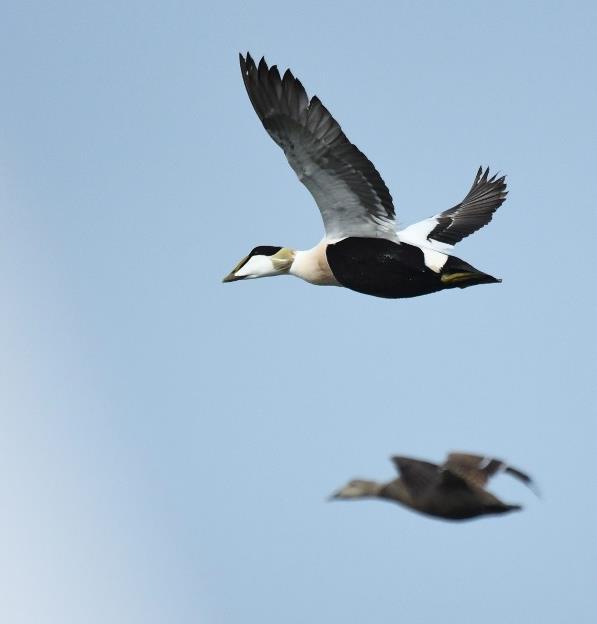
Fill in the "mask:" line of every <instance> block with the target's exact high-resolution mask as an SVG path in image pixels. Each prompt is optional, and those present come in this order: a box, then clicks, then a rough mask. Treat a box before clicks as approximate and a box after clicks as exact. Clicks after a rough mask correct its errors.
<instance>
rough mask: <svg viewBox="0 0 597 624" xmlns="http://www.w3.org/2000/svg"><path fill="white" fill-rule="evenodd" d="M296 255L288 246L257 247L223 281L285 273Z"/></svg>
mask: <svg viewBox="0 0 597 624" xmlns="http://www.w3.org/2000/svg"><path fill="white" fill-rule="evenodd" d="M294 256H295V252H294V250H293V249H289V248H288V247H273V246H268V245H261V246H259V247H255V248H254V249H253V250H252V251H251V253H250V254H249V255H248V256H245V257H244V258H243V259H242V260H241V261H240V262H239V263H238V264H237V265H236V266H235V267H234V268H233V269H232V271H230V273H228V275H226V277H225V278H224V279H223V280H222V281H223V282H235V281H237V280H241V279H253V278H255V277H270V276H272V275H285V274H286V273H288V271H289V270H290V267H291V266H292V263H293V261H294Z"/></svg>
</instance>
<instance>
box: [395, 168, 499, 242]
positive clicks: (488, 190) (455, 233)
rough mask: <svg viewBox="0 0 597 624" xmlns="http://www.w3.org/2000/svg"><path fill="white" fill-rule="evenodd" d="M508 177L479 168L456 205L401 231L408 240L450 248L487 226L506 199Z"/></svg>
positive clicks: (406, 240)
mask: <svg viewBox="0 0 597 624" xmlns="http://www.w3.org/2000/svg"><path fill="white" fill-rule="evenodd" d="M506 195H507V191H506V178H505V176H501V177H500V178H498V177H497V174H496V175H494V176H492V177H491V178H490V177H489V168H487V169H485V171H483V169H482V168H481V167H479V170H478V171H477V175H476V176H475V181H474V182H473V185H472V187H471V190H470V191H469V192H468V194H467V196H466V197H465V198H464V199H463V200H462V201H461V202H460V203H459V204H457V205H456V206H454V207H453V208H450V209H449V210H445V211H444V212H442V213H440V214H437V215H435V216H433V217H430V218H429V219H425V220H424V221H419V222H418V223H414V224H413V225H410V226H409V227H407V228H405V229H404V230H402V231H400V232H398V238H399V239H400V240H401V241H404V242H405V243H414V244H416V245H420V246H427V247H430V248H432V249H435V250H436V251H447V250H448V249H449V248H450V247H452V246H453V245H455V244H456V243H458V242H460V241H461V240H462V239H463V238H465V237H467V236H469V235H470V234H472V233H473V232H476V231H477V230H479V229H481V228H482V227H483V226H484V225H487V224H488V223H489V222H490V221H491V218H492V217H493V213H494V212H495V211H496V210H497V209H498V208H499V207H500V206H501V205H502V204H503V203H504V201H505V200H506Z"/></svg>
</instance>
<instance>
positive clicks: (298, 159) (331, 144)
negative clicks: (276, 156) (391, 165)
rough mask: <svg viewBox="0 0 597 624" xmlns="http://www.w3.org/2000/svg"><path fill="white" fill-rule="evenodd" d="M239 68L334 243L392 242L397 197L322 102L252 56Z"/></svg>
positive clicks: (291, 78)
mask: <svg viewBox="0 0 597 624" xmlns="http://www.w3.org/2000/svg"><path fill="white" fill-rule="evenodd" d="M239 56H240V67H241V72H242V76H243V80H244V83H245V87H246V89H247V93H248V95H249V99H250V100H251V103H252V104H253V108H254V109H255V112H256V113H257V116H258V117H259V119H260V120H261V123H262V124H263V126H264V128H265V129H266V130H267V132H268V134H269V135H270V136H271V137H272V139H273V140H274V141H275V142H276V143H277V144H278V145H279V146H280V147H281V148H282V150H283V151H284V154H285V155H286V158H287V159H288V162H289V164H290V166H291V167H292V169H293V170H294V172H295V173H296V175H297V176H298V178H299V180H300V181H301V182H302V183H303V184H304V185H305V186H306V187H307V189H308V190H309V192H310V193H311V195H313V198H314V199H315V202H316V203H317V206H318V207H319V210H320V211H321V216H322V218H323V222H324V226H325V230H326V234H327V236H328V237H329V238H343V237H345V236H368V237H381V238H393V237H394V236H395V232H396V226H395V213H394V206H393V203H392V197H391V195H390V192H389V191H388V188H387V186H386V185H385V183H384V181H383V180H382V178H381V176H380V175H379V173H378V172H377V170H376V169H375V167H374V166H373V164H372V163H371V161H370V160H369V159H368V158H367V157H366V156H365V155H364V154H363V153H362V152H361V151H359V149H358V148H357V147H356V146H354V145H353V144H352V143H351V142H350V141H349V140H348V139H347V138H346V135H345V134H344V133H343V132H342V129H341V128H340V125H339V124H338V122H337V121H336V120H335V119H334V118H333V117H332V115H331V114H330V113H329V111H328V110H327V109H326V108H325V106H324V105H323V104H322V103H321V101H320V100H319V99H318V98H317V97H315V96H314V97H312V98H311V99H309V98H308V96H307V94H306V93H305V89H304V88H303V85H302V84H301V82H300V81H299V80H298V79H297V78H295V77H294V76H293V75H292V73H291V72H290V70H286V72H285V73H284V76H283V77H282V78H281V77H280V74H279V72H278V69H277V67H276V66H275V65H273V66H272V67H271V68H269V67H268V66H267V63H266V62H265V60H264V59H263V58H262V59H261V61H260V62H259V65H255V62H254V61H253V59H252V58H251V55H250V54H248V53H247V56H246V58H243V56H242V55H239Z"/></svg>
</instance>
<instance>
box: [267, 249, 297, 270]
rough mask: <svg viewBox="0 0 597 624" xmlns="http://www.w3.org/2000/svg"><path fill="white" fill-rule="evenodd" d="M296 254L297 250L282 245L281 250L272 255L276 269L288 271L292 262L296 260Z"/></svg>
mask: <svg viewBox="0 0 597 624" xmlns="http://www.w3.org/2000/svg"><path fill="white" fill-rule="evenodd" d="M295 255H296V252H295V251H294V249H290V247H282V249H280V251H278V252H277V253H275V254H274V255H273V256H272V257H271V261H272V264H273V265H274V269H276V271H280V273H288V271H289V270H290V267H291V266H292V263H293V262H294V257H295Z"/></svg>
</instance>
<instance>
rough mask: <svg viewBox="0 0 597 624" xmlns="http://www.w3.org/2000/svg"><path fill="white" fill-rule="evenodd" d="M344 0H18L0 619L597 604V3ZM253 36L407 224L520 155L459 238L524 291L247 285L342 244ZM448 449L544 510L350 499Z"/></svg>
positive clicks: (3, 220)
mask: <svg viewBox="0 0 597 624" xmlns="http://www.w3.org/2000/svg"><path fill="white" fill-rule="evenodd" d="M322 4H323V3H321V4H320V3H318V2H303V3H301V4H300V6H299V5H296V4H293V5H287V4H282V3H267V2H261V3H251V6H249V5H248V4H245V3H226V2H220V3H217V4H203V3H192V2H172V3H165V2H151V3H146V2H143V3H141V2H128V3H126V6H122V3H115V2H103V3H75V2H55V3H52V4H51V5H50V4H48V3H41V2H26V3H25V2H12V3H10V2H9V3H8V4H5V5H4V8H3V11H2V14H3V15H2V20H1V21H0V75H1V76H2V94H3V95H2V98H1V99H0V113H1V115H0V118H1V122H0V267H1V268H0V287H1V289H2V300H3V304H2V306H0V345H1V349H0V426H1V435H0V492H1V501H2V509H3V513H2V518H1V519H0V540H1V542H0V545H1V547H2V552H3V557H2V563H1V564H0V580H1V583H0V587H2V590H1V591H2V599H1V600H0V614H1V615H2V620H3V621H6V622H12V623H26V622H27V623H28V622H36V623H38V622H57V623H58V622H60V623H61V624H66V623H71V622H72V623H79V622H82V621H84V622H88V623H94V622H98V623H99V622H101V623H104V622H126V623H128V624H131V623H144V624H147V623H154V622H155V623H162V622H163V623H165V622H173V621H176V622H190V621H193V622H202V623H203V622H204V623H206V624H211V623H212V622H213V623H217V624H229V623H230V624H232V623H237V622H243V623H247V622H249V623H252V622H255V623H257V622H259V624H268V623H272V624H273V623H278V622H280V621H284V622H287V623H289V624H292V623H297V624H298V623H299V622H300V623H303V622H306V621H310V622H320V621H321V622H323V621H343V622H363V621H377V622H390V621H392V622H393V621H396V618H397V617H400V618H403V619H404V620H405V621H409V622H413V623H418V622H429V621H433V620H435V619H439V618H441V620H442V621H443V622H446V623H448V624H449V623H451V622H462V621H463V619H464V620H466V619H467V617H469V616H467V615H466V612H467V611H466V610H468V609H472V610H473V613H474V614H478V613H483V618H484V621H485V622H486V624H497V623H498V622H500V623H501V622H503V621H508V622H527V621H529V620H530V619H531V618H532V619H533V620H536V621H541V622H545V623H554V624H555V623H560V622H563V621H575V622H579V623H585V622H587V623H588V622H591V621H592V617H593V613H594V600H593V592H594V582H595V569H594V561H595V558H596V556H597V543H596V540H595V528H594V527H595V521H596V519H597V518H596V516H597V503H596V501H595V498H594V497H593V496H592V493H593V489H594V482H595V479H594V476H593V475H594V466H593V461H594V455H595V443H594V440H595V438H596V436H597V428H596V425H595V400H594V379H595V339H594V331H595V330H594V319H595V313H596V309H595V308H596V303H597V299H596V297H595V294H594V288H593V283H594V275H593V264H594V257H595V252H594V232H595V228H596V227H597V220H596V216H595V215H596V212H595V200H594V195H595V194H594V191H593V187H594V185H595V156H596V153H595V145H597V136H596V129H595V128H596V124H595V110H597V101H596V100H597V90H596V87H595V81H594V79H593V74H594V67H593V65H594V62H593V61H594V59H595V56H596V53H597V43H596V42H595V37H594V24H595V20H596V19H597V10H596V9H595V5H594V4H593V3H582V2H574V3H566V4H564V3H557V2H541V3H538V2H537V3H535V2H526V3H518V2H504V3H501V4H500V5H499V7H498V6H496V5H495V4H494V3H485V2H479V3H474V4H473V3H468V2H453V3H442V2H426V3H411V2H398V3H377V2H369V3H366V4H363V3H356V2H347V3H342V4H340V3H327V4H325V5H322ZM241 50H243V51H244V50H250V51H251V52H252V54H253V55H254V56H256V57H260V56H261V55H262V54H265V55H266V57H267V59H268V61H270V62H272V63H277V64H278V65H279V66H280V67H281V68H285V67H288V66H290V67H291V68H292V70H293V71H294V72H295V74H296V75H297V76H299V77H300V78H301V80H302V81H303V83H304V85H305V87H306V88H307V91H308V93H309V94H311V95H312V94H317V95H318V96H320V98H321V99H322V101H323V102H324V104H325V105H326V106H327V107H328V108H329V109H330V110H331V111H332V112H333V114H334V115H335V116H336V118H337V119H338V121H339V122H340V123H341V124H342V127H343V129H344V130H345V132H346V133H347V135H348V136H349V138H350V139H351V140H352V141H353V142H355V143H356V144H357V145H358V146H359V147H360V148H361V149H362V150H363V151H364V152H365V153H366V154H367V155H368V156H369V158H371V160H373V162H374V163H375V164H376V166H377V168H378V169H379V171H380V172H381V174H382V176H383V177H384V179H385V181H386V183H387V184H388V186H389V188H390V191H391V192H392V195H393V197H394V200H395V204H396V207H397V212H398V215H399V218H400V221H401V223H402V224H404V225H407V224H409V223H412V222H414V221H417V220H419V219H421V218H423V217H426V216H429V215H431V214H433V213H435V212H437V211H439V210H442V209H445V208H448V207H450V206H452V205H453V204H455V203H456V202H457V201H459V200H460V199H461V198H462V197H463V196H464V194H465V193H466V191H467V190H468V188H469V186H470V183H471V181H472V178H473V176H474V173H475V171H476V169H477V167H478V166H479V165H481V164H483V165H489V166H490V167H491V168H492V170H494V169H495V170H500V171H502V172H504V173H505V174H507V175H508V184H509V189H510V194H509V196H508V200H507V202H506V203H505V204H504V206H503V207H502V208H501V209H500V210H499V212H498V213H497V215H496V217H495V219H494V221H493V222H492V223H491V224H490V225H489V226H488V227H487V228H485V229H483V230H482V231H480V232H479V233H477V234H476V235H475V236H473V237H471V238H469V239H466V241H464V242H463V243H462V244H460V245H459V247H458V251H457V254H458V255H459V256H460V257H462V258H464V259H466V260H467V261H469V262H471V263H472V264H473V265H475V266H477V267H478V268H480V269H481V270H485V271H487V272H489V273H491V274H493V275H497V276H500V277H502V278H503V280H504V281H503V283H502V284H501V285H496V286H483V287H475V288H470V289H467V290H464V291H460V290H455V291H448V292H444V293H439V294H436V295H431V296H428V297H423V298H419V299H414V300H405V301H385V300H381V299H375V298H368V297H365V296H362V295H359V294H357V293H353V292H350V291H347V290H342V289H335V288H316V287H313V286H309V285H308V284H305V283H302V282H300V281H299V280H296V279H290V278H278V279H275V280H274V279H270V280H256V281H251V282H241V283H236V284H226V285H223V284H221V282H220V280H221V278H222V277H223V275H225V274H226V273H227V272H228V271H229V270H230V268H231V267H232V266H233V265H234V263H235V262H236V261H237V260H238V259H239V258H240V257H241V256H243V255H244V254H245V253H246V252H248V251H249V250H250V249H251V248H252V247H253V246H255V245H258V244H269V245H287V246H292V247H296V248H303V249H304V248H308V247H310V246H312V245H313V244H315V243H316V242H317V241H318V240H319V238H320V236H321V233H322V226H321V223H320V218H319V215H318V212H317V209H316V207H315V205H314V203H313V201H312V199H311V197H310V196H309V194H308V193H307V191H306V190H305V189H304V188H303V187H302V186H301V185H300V184H299V183H298V182H297V181H296V179H295V177H294V174H293V172H292V171H291V170H290V168H289V167H288V165H287V164H286V162H285V159H284V158H283V155H282V153H281V152H280V151H279V150H278V148H277V147H276V146H275V145H274V144H273V143H272V142H271V140H270V139H269V138H268V137H267V135H266V134H265V132H264V131H263V129H262V127H261V126H260V124H259V122H258V120H257V118H256V116H255V114H254V112H253V110H252V108H251V106H250V103H249V101H248V99H247V97H246V94H245V92H244V87H243V85H242V80H241V77H240V73H239V69H238V61H237V55H238V52H239V51H241ZM451 449H458V450H460V449H462V450H470V451H475V452H477V451H478V452H486V453H492V454H495V455H497V456H498V457H503V458H505V459H507V460H509V461H511V462H512V463H513V464H514V465H516V466H519V467H520V468H522V469H524V470H527V471H529V472H530V473H531V474H532V475H533V476H534V477H535V478H536V479H537V481H538V482H539V484H540V486H541V489H542V491H543V492H544V497H543V498H542V499H541V500H538V499H536V498H534V497H533V495H532V494H531V493H530V492H528V491H526V490H525V489H524V488H523V487H522V486H520V485H519V484H517V483H512V482H509V481H508V480H507V479H506V478H505V477H502V478H500V479H498V480H496V481H495V483H494V484H493V485H492V490H493V491H495V492H496V493H498V494H499V495H502V496H503V497H504V498H505V499H506V500H508V501H511V502H519V503H522V504H524V505H525V510H524V512H523V513H519V514H511V515H510V516H507V517H502V518H488V519H482V520H479V521H476V522H471V523H465V524H461V525H454V524H449V523H442V522H438V521H433V520H430V519H426V518H423V517H421V516H417V515H415V514H412V513H409V512H408V511H406V510H404V509H401V508H399V507H396V506H392V505H389V504H383V503H376V502H362V503H353V504H349V503H345V504H340V503H338V504H328V503H325V500H324V499H325V497H326V496H327V495H328V494H329V493H330V492H331V491H332V490H334V489H335V488H337V487H338V486H340V485H342V484H343V483H344V482H345V481H347V480H348V479H349V478H351V477H355V476H361V477H370V478H376V479H385V478H391V477H392V475H393V468H392V466H391V464H390V463H389V461H388V457H389V456H390V455H392V454H404V455H412V456H420V457H425V458H429V459H432V460H433V459H435V460H440V459H441V458H442V456H443V455H444V453H445V452H447V451H449V450H451ZM463 613H464V614H465V615H463ZM469 619H472V618H471V617H469Z"/></svg>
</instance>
